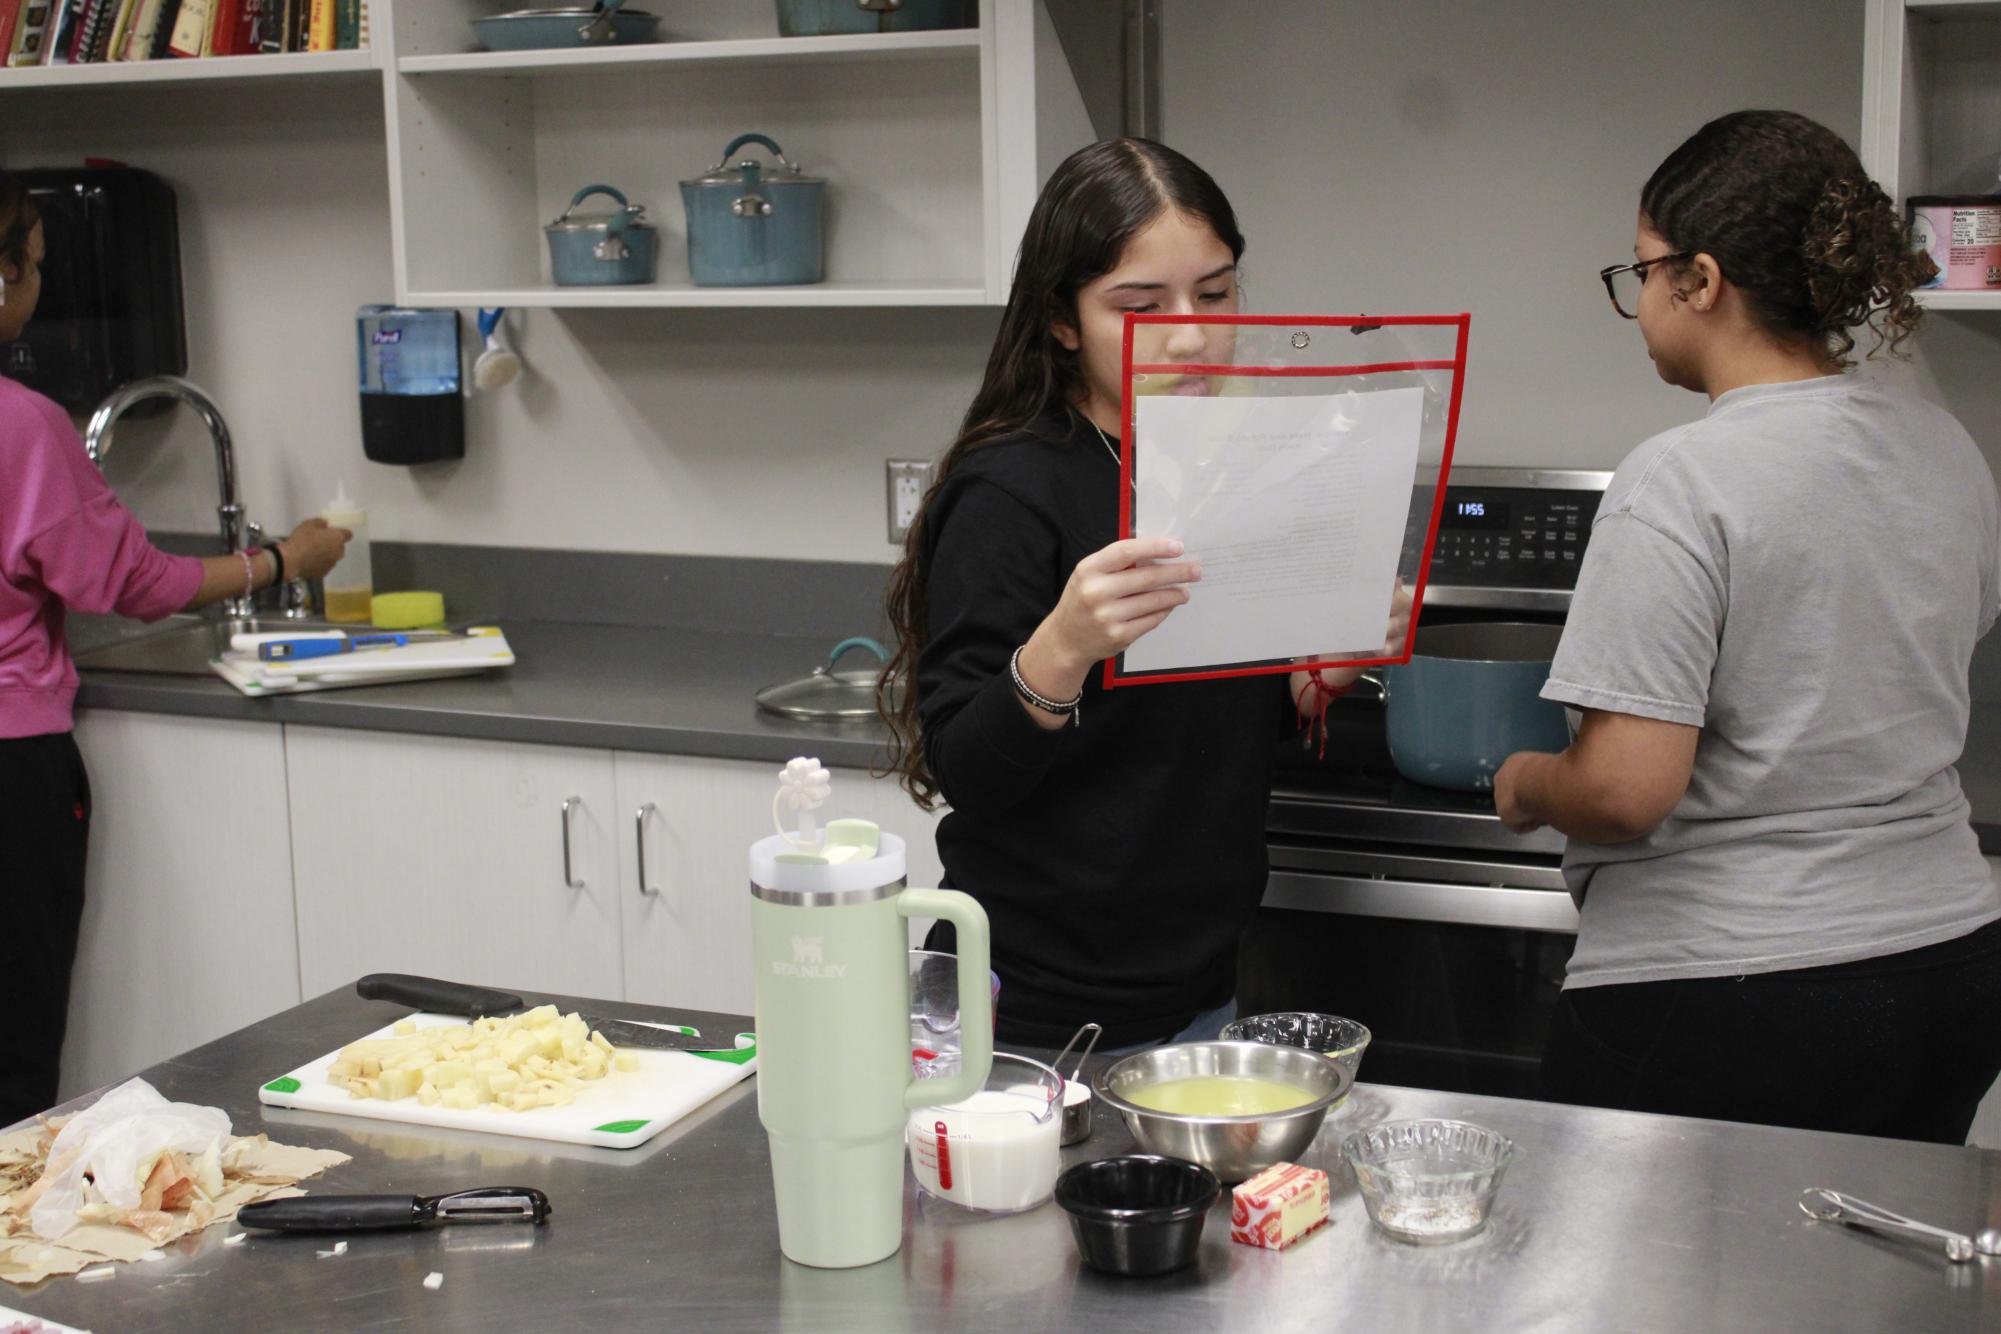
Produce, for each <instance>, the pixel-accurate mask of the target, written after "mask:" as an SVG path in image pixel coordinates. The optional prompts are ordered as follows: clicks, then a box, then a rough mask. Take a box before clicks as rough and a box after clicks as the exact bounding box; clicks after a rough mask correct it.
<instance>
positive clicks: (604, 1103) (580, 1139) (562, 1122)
mask: <svg viewBox="0 0 2001 1334" xmlns="http://www.w3.org/2000/svg"><path fill="white" fill-rule="evenodd" d="M411 1018H412V1019H414V1020H415V1021H416V1024H417V1027H418V1028H420V1029H422V1028H442V1027H448V1026H450V1025H453V1024H463V1023H464V1022H465V1020H464V1019H463V1018H458V1017H453V1016H451V1015H443V1014H416V1015H412V1016H411ZM681 1031H682V1032H684V1033H692V1034H695V1035H696V1036H698V1037H699V1036H702V1035H701V1034H699V1033H696V1031H695V1030H694V1029H692V1028H683V1029H682V1030H681ZM395 1032H396V1026H395V1025H394V1024H391V1025H389V1026H388V1027H386V1028H380V1029H377V1030H376V1031H375V1032H373V1033H366V1034H362V1035H361V1036H362V1037H369V1038H386V1037H393V1036H395ZM711 1036H714V1035H711ZM724 1041H725V1039H720V1038H719V1039H718V1042H717V1045H718V1046H721V1045H723V1042H724ZM735 1042H736V1049H735V1050H733V1051H724V1052H714V1053H709V1052H699V1053H698V1052H686V1051H651V1050H645V1049H642V1048H638V1047H626V1048H623V1049H622V1050H625V1051H629V1052H632V1053H633V1054H634V1055H636V1056H637V1057H638V1058H639V1068H638V1069H637V1070H615V1071H613V1072H612V1073H611V1074H608V1075H606V1076H605V1077H604V1078H603V1079H596V1080H586V1081H585V1082H584V1083H583V1084H582V1085H581V1086H580V1087H579V1088H578V1089H577V1091H576V1092H577V1097H576V1101H574V1102H572V1103H570V1104H568V1105H567V1106H563V1107H537V1108H535V1109H534V1110H533V1111H527V1112H510V1111H505V1110H503V1109H501V1108H499V1107H491V1106H489V1107H472V1108H451V1107H443V1106H437V1107H426V1106H424V1105H423V1104H422V1103H420V1102H418V1101H417V1100H416V1099H415V1098H403V1099H399V1100H398V1101H396V1102H386V1101H384V1100H382V1099H381V1098H356V1097H353V1096H351V1095H350V1094H349V1093H348V1091H347V1090H346V1089H343V1088H336V1087H335V1086H334V1085H332V1084H330V1083H328V1082H327V1070H328V1068H329V1067H331V1066H332V1065H333V1063H334V1060H335V1058H336V1057H338V1056H339V1055H340V1053H339V1052H338V1051H330V1052H328V1053H327V1054H326V1055H324V1056H322V1057H320V1058H319V1059H318V1060H315V1061H310V1062H308V1063H307V1064H305V1065H302V1066H300V1067H299V1068H298V1069H296V1070H294V1071H292V1072H291V1073H290V1074H287V1075H281V1076H279V1077H278V1078H277V1079H273V1080H271V1081H270V1082H268V1083H266V1084H265V1085H264V1086H263V1087H262V1088H260V1089H259V1090H258V1091H257V1100H258V1101H259V1102H263V1103H268V1104H270V1105H271V1106H273V1107H292V1108H297V1109H298V1110H300V1111H308V1112H333V1113H337V1114H338V1115H341V1116H365V1117H368V1118H370V1119H372V1120H377V1121H404V1122H408V1123H409V1124H411V1125H422V1126H443V1127H446V1128H448V1129H452V1130H483V1131H486V1132H487V1133H489V1134H494V1135H520V1136H523V1137H525V1138H528V1139H551V1140H560V1141H561V1142H563V1143H565V1144H595V1145H598V1146H600V1147H602V1148H607V1149H636V1148H638V1147H639V1146H640V1145H642V1144H644V1143H646V1141H647V1140H650V1139H652V1138H653V1137H654V1136H655V1135H657V1134H659V1133H660V1132H661V1131H663V1130H665V1129H666V1128H667V1127H668V1126H671V1125H673V1124H674V1123H675V1122H676V1121H678V1120H680V1119H681V1118H682V1117H684V1116H686V1115H687V1114H688V1113H690V1112H692V1111H694V1110H695V1109H696V1108H697V1107H700V1106H701V1105H702V1104H703V1103H705V1102H707V1101H709V1100H710V1099H711V1098H713V1097H715V1096H716V1095H717V1094H719V1093H721V1092H722V1091H723V1090H724V1089H727V1088H729V1087H730V1086H732V1085H734V1084H736V1083H738V1082H739V1081H741V1080H743V1079H744V1078H746V1077H748V1076H749V1075H751V1074H753V1073H755V1071H756V1070H757V1042H756V1039H755V1038H754V1037H753V1036H752V1035H751V1034H749V1033H738V1034H736V1035H735ZM342 1045H346V1044H342Z"/></svg>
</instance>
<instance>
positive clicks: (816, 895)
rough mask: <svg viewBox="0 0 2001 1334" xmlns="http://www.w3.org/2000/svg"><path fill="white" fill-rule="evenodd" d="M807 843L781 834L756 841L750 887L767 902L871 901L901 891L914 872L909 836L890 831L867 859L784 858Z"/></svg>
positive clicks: (816, 905)
mask: <svg viewBox="0 0 2001 1334" xmlns="http://www.w3.org/2000/svg"><path fill="white" fill-rule="evenodd" d="M800 851H801V849H800V848H799V846H798V845H797V844H795V843H794V842H792V840H790V839H788V838H781V837H779V836H778V835H777V834H772V835H770V836H769V837H766V838H761V839H759V840H758V841H757V842H755V843H753V844H751V845H750V891H751V893H752V894H753V895H755V896H756V897H758V898H760V899H764V900H766V901H767V902H773V903H785V904H789V905H792V906H797V907H814V908H819V907H827V908H831V907H843V906H847V905H849V904H856V903H871V902H874V901H875V900H877V899H881V898H887V897H889V896H890V895H892V894H895V893H897V892H898V891H900V890H901V889H902V888H903V886H904V882H905V880H906V878H907V876H908V864H907V862H906V861H905V859H904V845H903V840H902V839H901V838H898V837H897V836H896V835H895V834H890V833H884V834H882V835H881V836H880V840H879V842H878V843H877V844H876V854H875V856H873V857H870V858H868V859H867V860H866V861H848V862H838V863H828V862H800V861H788V860H782V859H783V858H787V857H793V856H797V855H798V854H799V853H800Z"/></svg>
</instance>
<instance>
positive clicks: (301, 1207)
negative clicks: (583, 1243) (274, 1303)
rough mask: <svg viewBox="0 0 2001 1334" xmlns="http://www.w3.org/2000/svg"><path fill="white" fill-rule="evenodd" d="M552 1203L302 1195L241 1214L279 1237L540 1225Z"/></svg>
mask: <svg viewBox="0 0 2001 1334" xmlns="http://www.w3.org/2000/svg"><path fill="white" fill-rule="evenodd" d="M550 1212H551V1211H550V1208H549V1197H548V1196H547V1195H544V1194H543V1193H542V1192H541V1191H539V1190H536V1189H534V1188H533V1187H531V1186H484V1187H481V1188H480V1189H477V1190H461V1191H454V1192H453V1193H451V1194H449V1195H429V1196H425V1195H302V1196H300V1197H298V1198H296V1199H289V1200H259V1201H258V1202H257V1203H255V1204H246V1205H244V1206H243V1207H242V1208H241V1209H239V1210H237V1212H236V1221H237V1222H239V1223H241V1224H243V1225H244V1226H245V1227H256V1228H268V1229H270V1230H272V1231H274V1232H379V1231H385V1230H388V1229H393V1228H409V1227H430V1226H432V1225H433V1224H438V1223H541V1222H543V1221H545V1220H546V1219H547V1218H548V1217H549V1214H550Z"/></svg>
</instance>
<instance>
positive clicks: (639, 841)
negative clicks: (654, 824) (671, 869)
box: [632, 801, 660, 896]
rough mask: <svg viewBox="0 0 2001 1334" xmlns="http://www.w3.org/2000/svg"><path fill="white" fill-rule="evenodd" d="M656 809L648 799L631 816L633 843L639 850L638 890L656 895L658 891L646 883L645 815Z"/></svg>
mask: <svg viewBox="0 0 2001 1334" xmlns="http://www.w3.org/2000/svg"><path fill="white" fill-rule="evenodd" d="M658 809H659V808H658V807H657V806H655V805H654V804H653V803H652V802H650V801H649V802H647V803H646V804H645V805H644V806H641V807H640V808H639V810H638V812H637V813H636V814H635V815H634V816H633V817H632V826H633V843H634V845H635V847H636V849H637V850H638V852H639V892H640V893H642V894H653V895H656V896H657V895H658V894H659V893H660V891H659V890H657V889H655V888H653V887H652V886H651V885H649V884H647V883H646V817H647V816H649V815H651V814H653V812H654V811H656V810H658Z"/></svg>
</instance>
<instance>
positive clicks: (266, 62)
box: [0, 50, 379, 92]
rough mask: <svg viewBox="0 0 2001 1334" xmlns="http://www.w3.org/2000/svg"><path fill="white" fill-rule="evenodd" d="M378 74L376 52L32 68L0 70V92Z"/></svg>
mask: <svg viewBox="0 0 2001 1334" xmlns="http://www.w3.org/2000/svg"><path fill="white" fill-rule="evenodd" d="M378 68H379V66H378V63H377V59H376V53H375V52H374V51H372V50H371V51H312V52H299V53H296V54H293V55H254V56H209V57H207V58H205V59H201V60H184V59H175V58H171V57H170V58H168V59H164V60H130V61H126V60H119V61H106V62H104V63H102V64H96V65H29V66H25V67H22V68H18V69H0V92H4V91H5V90H7V89H9V88H102V87H105V86H107V85H114V84H145V83H207V82H210V81H213V80H218V79H279V78H307V79H312V78H329V77H335V76H355V77H361V76H367V75H370V74H374V73H375V72H376V71H377V69H378Z"/></svg>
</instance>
